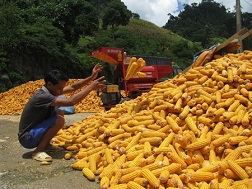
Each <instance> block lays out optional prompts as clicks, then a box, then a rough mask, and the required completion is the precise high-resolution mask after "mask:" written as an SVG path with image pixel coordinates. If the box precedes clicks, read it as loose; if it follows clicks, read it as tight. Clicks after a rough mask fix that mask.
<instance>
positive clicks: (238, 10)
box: [235, 0, 243, 52]
mask: <svg viewBox="0 0 252 189" xmlns="http://www.w3.org/2000/svg"><path fill="white" fill-rule="evenodd" d="M235 7H236V29H237V32H239V31H240V30H241V29H242V24H241V3H240V0H236V6H235ZM238 42H239V44H240V46H241V47H240V50H238V51H241V52H242V51H243V45H242V40H240V39H239V38H238Z"/></svg>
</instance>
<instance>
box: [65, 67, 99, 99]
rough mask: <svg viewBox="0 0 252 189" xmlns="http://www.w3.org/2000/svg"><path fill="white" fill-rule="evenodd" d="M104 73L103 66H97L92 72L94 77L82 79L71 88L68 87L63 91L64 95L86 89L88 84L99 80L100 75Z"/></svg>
mask: <svg viewBox="0 0 252 189" xmlns="http://www.w3.org/2000/svg"><path fill="white" fill-rule="evenodd" d="M101 71H102V65H100V64H96V65H95V66H94V68H93V70H92V75H91V76H89V77H87V78H85V79H81V80H79V81H77V82H75V83H73V84H71V85H69V86H66V87H65V88H64V89H63V94H66V93H71V92H73V91H76V90H77V89H80V88H82V87H84V86H85V85H87V84H88V83H90V82H91V81H93V80H94V79H96V78H97V76H98V74H99V73H100V72H101Z"/></svg>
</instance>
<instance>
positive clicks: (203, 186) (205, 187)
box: [199, 181, 210, 189]
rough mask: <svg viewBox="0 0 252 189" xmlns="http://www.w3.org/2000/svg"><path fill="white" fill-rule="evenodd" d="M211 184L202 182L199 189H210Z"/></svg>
mask: <svg viewBox="0 0 252 189" xmlns="http://www.w3.org/2000/svg"><path fill="white" fill-rule="evenodd" d="M209 188H210V185H209V184H208V183H207V182H204V181H203V182H201V184H200V188H199V189H209Z"/></svg>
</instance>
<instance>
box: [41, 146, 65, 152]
mask: <svg viewBox="0 0 252 189" xmlns="http://www.w3.org/2000/svg"><path fill="white" fill-rule="evenodd" d="M63 150H64V149H63V148H62V147H59V146H54V145H51V146H50V147H49V148H47V149H46V150H45V151H46V152H59V151H63Z"/></svg>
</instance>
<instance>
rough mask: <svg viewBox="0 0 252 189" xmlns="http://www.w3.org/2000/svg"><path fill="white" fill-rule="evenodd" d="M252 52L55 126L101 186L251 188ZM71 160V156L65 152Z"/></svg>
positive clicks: (79, 165)
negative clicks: (74, 120) (95, 112)
mask: <svg viewBox="0 0 252 189" xmlns="http://www.w3.org/2000/svg"><path fill="white" fill-rule="evenodd" d="M251 81H252V51H248V50H246V51H244V52H243V53H239V54H227V55H225V56H224V57H222V58H219V59H216V60H213V61H212V62H209V63H207V64H206V65H205V66H204V67H202V66H200V67H196V68H193V69H190V70H189V71H188V72H186V73H182V74H179V75H178V76H176V77H174V78H173V79H168V80H166V81H164V82H161V83H158V84H156V85H155V86H154V87H153V88H152V89H151V91H150V92H148V93H145V94H143V95H142V96H139V97H138V98H136V99H134V100H131V101H126V102H124V103H123V104H118V105H117V106H116V107H114V108H112V109H111V110H109V111H107V112H104V113H97V114H95V115H92V116H90V117H88V118H85V119H83V121H82V122H77V123H74V124H73V125H71V127H69V128H67V129H62V130H60V131H59V133H58V135H57V136H56V137H55V138H54V139H53V142H54V144H55V145H58V146H63V147H65V148H66V149H67V150H69V151H75V152H76V154H75V156H73V157H74V158H75V160H76V162H75V163H73V164H72V165H71V166H72V168H74V169H77V170H82V172H83V174H84V175H85V176H86V177H87V178H88V179H90V180H94V179H95V175H97V176H98V178H99V179H100V186H101V188H103V189H105V188H111V189H115V188H120V189H123V188H125V189H126V188H216V189H217V188H223V189H227V188H230V189H234V188H238V187H239V188H240V187H241V188H252V186H251V183H252V129H251V123H252V112H251V107H252V82H251ZM68 159H69V158H68Z"/></svg>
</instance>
